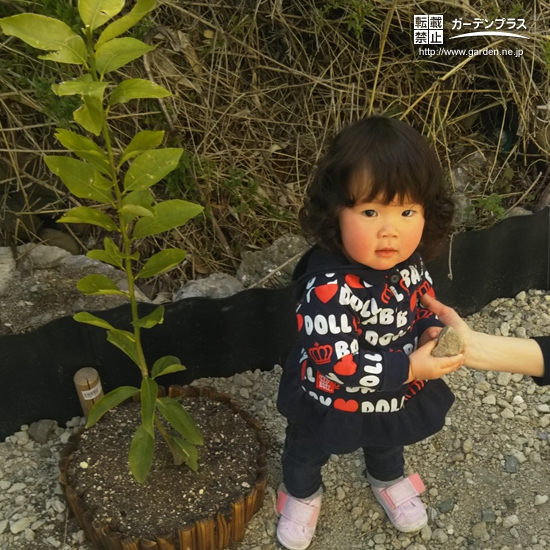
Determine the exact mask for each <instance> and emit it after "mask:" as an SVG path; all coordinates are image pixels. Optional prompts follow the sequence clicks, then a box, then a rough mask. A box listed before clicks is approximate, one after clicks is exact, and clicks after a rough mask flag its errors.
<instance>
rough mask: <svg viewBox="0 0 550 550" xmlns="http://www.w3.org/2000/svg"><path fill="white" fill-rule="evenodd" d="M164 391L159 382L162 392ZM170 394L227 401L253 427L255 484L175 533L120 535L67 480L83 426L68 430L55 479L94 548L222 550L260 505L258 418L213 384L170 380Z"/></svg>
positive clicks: (263, 480) (262, 477)
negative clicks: (150, 536) (174, 383)
mask: <svg viewBox="0 0 550 550" xmlns="http://www.w3.org/2000/svg"><path fill="white" fill-rule="evenodd" d="M165 393H166V392H165V390H164V389H163V388H159V394H160V395H161V396H162V395H165ZM168 395H169V396H170V397H179V396H184V397H205V398H207V399H211V400H214V401H221V402H222V403H227V404H228V405H229V407H230V408H231V410H232V411H233V412H235V413H237V414H239V415H240V416H241V418H242V419H243V420H244V421H245V422H246V423H247V424H248V425H249V426H250V427H251V428H253V429H254V430H255V431H256V435H257V438H258V441H259V443H260V449H259V451H258V458H257V464H258V473H257V478H256V484H255V485H254V486H253V487H252V489H250V491H249V492H248V493H246V494H243V495H239V496H238V497H237V498H236V499H235V500H234V501H233V502H232V504H231V507H230V509H229V510H227V511H225V512H218V514H217V515H216V516H212V517H209V518H206V519H200V520H197V521H196V522H194V523H193V524H191V525H185V526H183V527H180V528H179V529H178V531H177V533H168V534H162V535H157V536H155V540H148V539H143V538H141V539H137V538H135V537H131V536H124V535H122V534H121V533H118V532H116V531H111V527H110V525H109V524H108V523H102V522H100V521H97V520H94V518H93V516H92V513H91V512H90V510H88V508H87V506H86V504H85V502H84V501H83V500H82V499H81V498H80V497H79V496H78V494H77V493H76V491H75V490H74V489H73V487H71V485H70V483H69V478H68V470H69V464H70V462H71V455H72V453H73V452H74V451H75V450H76V449H77V448H78V445H79V442H80V435H81V433H82V432H83V429H82V430H81V431H80V432H79V433H77V434H74V435H73V436H71V438H70V439H69V443H68V444H67V445H66V447H65V448H64V449H63V450H62V452H61V459H60V461H59V470H60V475H59V483H60V485H61V489H62V490H63V494H64V495H65V499H66V500H67V503H68V505H69V508H70V509H71V511H72V513H73V514H74V516H75V518H76V520H77V522H78V525H79V526H80V527H81V528H82V529H83V530H84V532H85V533H86V536H87V537H88V540H90V541H91V543H92V545H93V547H94V548H95V550H221V549H222V548H226V547H227V546H229V544H230V543H231V542H238V541H240V540H242V539H243V537H244V530H245V526H246V524H247V523H248V522H249V521H250V519H251V518H252V516H253V515H254V514H255V513H256V512H257V511H258V510H259V509H260V507H261V505H262V502H263V499H264V494H265V488H266V485H267V459H266V457H267V434H266V433H265V432H264V431H263V430H262V426H261V424H260V423H259V422H258V421H257V420H255V419H254V418H253V417H252V415H251V414H250V413H248V412H247V411H244V410H242V409H241V407H240V406H239V405H238V404H237V403H236V402H235V401H233V399H232V398H231V396H230V395H228V394H225V393H219V392H217V391H216V390H214V389H213V388H209V387H206V388H196V387H191V386H186V387H182V386H170V388H169V389H168Z"/></svg>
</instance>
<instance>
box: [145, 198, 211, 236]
mask: <svg viewBox="0 0 550 550" xmlns="http://www.w3.org/2000/svg"><path fill="white" fill-rule="evenodd" d="M153 210H154V212H155V217H154V218H140V219H139V220H138V221H137V222H136V225H135V226H134V239H141V238H143V237H147V236H149V235H157V234H158V233H162V232H163V231H168V230H169V229H174V227H179V226H180V225H183V224H184V223H185V222H187V221H188V220H190V219H191V218H194V217H195V216H197V215H198V214H200V213H201V212H202V210H203V208H202V206H200V205H198V204H194V203H192V202H187V201H182V200H180V199H173V200H171V201H164V202H161V203H159V204H156V205H155V206H153Z"/></svg>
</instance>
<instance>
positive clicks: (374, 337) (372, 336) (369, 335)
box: [365, 330, 378, 346]
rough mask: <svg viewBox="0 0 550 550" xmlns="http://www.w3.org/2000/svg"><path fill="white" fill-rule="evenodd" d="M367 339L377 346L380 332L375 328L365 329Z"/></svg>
mask: <svg viewBox="0 0 550 550" xmlns="http://www.w3.org/2000/svg"><path fill="white" fill-rule="evenodd" d="M365 340H366V341H367V342H368V343H369V344H370V345H371V346H376V344H377V343H378V334H377V333H376V332H374V330H366V331H365Z"/></svg>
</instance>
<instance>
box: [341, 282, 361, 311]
mask: <svg viewBox="0 0 550 550" xmlns="http://www.w3.org/2000/svg"><path fill="white" fill-rule="evenodd" d="M338 301H339V302H340V305H342V306H348V305H349V306H351V308H352V309H353V311H359V310H360V309H361V308H362V307H363V300H361V299H360V298H358V297H357V296H355V294H352V292H351V290H350V288H349V286H348V285H344V286H342V287H340V296H339V297H338Z"/></svg>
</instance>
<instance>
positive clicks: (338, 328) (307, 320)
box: [304, 313, 353, 336]
mask: <svg viewBox="0 0 550 550" xmlns="http://www.w3.org/2000/svg"><path fill="white" fill-rule="evenodd" d="M304 327H305V329H306V334H307V335H308V336H310V335H311V334H312V333H313V331H315V332H316V333H317V334H321V335H324V334H327V333H328V332H329V331H330V333H331V334H340V332H344V333H349V332H352V330H353V329H352V327H351V325H350V324H349V321H348V317H347V315H346V314H345V313H342V315H341V317H340V325H338V324H337V321H336V316H335V315H329V316H328V320H327V319H326V318H325V317H323V315H316V316H315V318H314V319H312V318H311V317H310V316H309V315H304Z"/></svg>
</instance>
